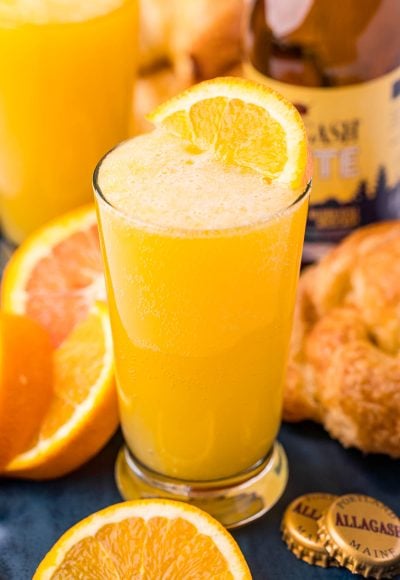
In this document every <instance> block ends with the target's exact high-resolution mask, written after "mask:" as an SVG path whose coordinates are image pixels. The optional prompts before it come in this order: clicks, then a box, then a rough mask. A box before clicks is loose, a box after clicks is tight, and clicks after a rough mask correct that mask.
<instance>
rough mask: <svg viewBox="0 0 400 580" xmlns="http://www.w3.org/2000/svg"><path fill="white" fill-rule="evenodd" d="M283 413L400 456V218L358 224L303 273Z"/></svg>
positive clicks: (367, 448) (349, 442)
mask: <svg viewBox="0 0 400 580" xmlns="http://www.w3.org/2000/svg"><path fill="white" fill-rule="evenodd" d="M284 419H285V420H286V421H301V420H304V419H312V420H314V421H318V422H320V423H322V424H323V425H324V427H325V429H326V430H327V431H328V432H329V433H330V435H331V436H332V437H334V438H336V439H338V440H339V441H340V442H341V443H342V444H343V445H344V446H345V447H357V448H358V449H361V450H362V451H364V452H368V453H386V454H388V455H391V456H392V457H400V221H393V222H386V223H380V224H377V225H371V226H367V227H364V228H361V229H360V230H358V231H357V232H355V233H354V234H352V235H350V236H349V237H348V238H347V239H346V240H345V241H344V242H342V243H341V244H340V245H339V246H338V247H337V248H336V249H335V250H333V251H332V252H331V253H330V254H328V255H327V256H326V257H325V258H324V259H323V260H322V261H321V262H320V263H319V264H317V265H315V266H311V267H310V268H309V269H308V270H306V271H305V273H304V274H303V275H302V276H301V279H300V283H299V293H298V299H297V305H296V311H295V320H294V331H293V335H292V342H291V349H290V357H289V365H288V373H287V380H286V389H285V395H284Z"/></svg>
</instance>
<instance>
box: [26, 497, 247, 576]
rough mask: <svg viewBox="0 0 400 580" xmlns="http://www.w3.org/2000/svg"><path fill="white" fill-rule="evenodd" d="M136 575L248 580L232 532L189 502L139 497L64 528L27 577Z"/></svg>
mask: <svg viewBox="0 0 400 580" xmlns="http://www.w3.org/2000/svg"><path fill="white" fill-rule="evenodd" d="M67 578H68V579H73V578H101V579H102V580H109V579H110V580H111V579H114V578H121V579H122V578H123V579H125V578H137V579H138V580H139V579H143V580H144V579H146V580H160V579H161V578H165V579H167V578H169V579H171V580H172V579H175V578H176V579H179V580H185V579H195V578H196V579H199V580H200V579H206V578H207V579H208V578H213V579H215V580H228V579H232V580H249V579H251V574H250V571H249V568H248V566H247V564H246V561H245V559H244V557H243V555H242V553H241V551H240V549H239V547H238V545H237V544H236V542H235V541H234V540H233V538H232V536H231V535H230V534H229V533H228V532H227V531H226V530H225V528H224V527H223V526H222V525H221V524H220V523H219V522H217V521H216V520H214V518H212V517H211V516H209V515H208V514H206V513H205V512H203V511H202V510H199V509H198V508H195V507H193V506H191V505H188V504H184V503H180V502H175V501H168V500H142V501H132V502H126V503H121V504H117V505H113V506H111V507H109V508H107V509H105V510H102V511H100V512H98V513H96V514H93V515H91V516H89V517H88V518H86V519H84V520H83V521H81V522H80V523H78V524H76V525H75V526H74V527H73V528H71V529H70V530H69V531H68V532H66V533H65V534H64V535H63V536H62V537H61V539H60V540H58V542H57V543H56V544H55V545H54V546H53V548H52V549H51V550H50V552H49V553H48V554H47V555H46V557H45V558H44V560H43V561H42V563H41V564H40V566H39V568H38V569H37V571H36V573H35V575H34V577H33V580H48V579H53V580H55V579H57V580H63V579H65V580H66V579H67Z"/></svg>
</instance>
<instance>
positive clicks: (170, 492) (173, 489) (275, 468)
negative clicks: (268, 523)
mask: <svg viewBox="0 0 400 580" xmlns="http://www.w3.org/2000/svg"><path fill="white" fill-rule="evenodd" d="M115 478H116V481H117V486H118V489H119V491H120V493H121V495H122V497H123V498H124V499H127V500H130V499H144V498H152V497H158V498H160V497H161V498H166V499H174V500H178V501H187V502H188V503H191V504H193V505H195V506H197V507H199V508H201V509H203V510H205V511H206V512H208V513H209V514H211V515H212V516H214V517H215V518H216V519H217V520H219V521H220V522H221V523H222V524H223V525H224V526H225V527H226V528H231V529H232V528H236V527H238V526H242V525H244V524H247V523H249V522H252V521H253V520H255V519H257V518H259V517H260V516H262V515H263V514H265V513H266V512H267V511H268V510H270V509H271V508H272V507H273V506H274V505H275V503H276V502H277V501H278V499H279V498H280V497H281V495H282V493H283V492H284V490H285V487H286V483H287V479H288V464H287V458H286V454H285V452H284V450H283V447H282V445H281V444H280V443H278V442H275V443H274V446H273V448H272V451H271V452H270V453H269V454H268V456H267V457H265V458H264V459H263V460H261V461H259V462H258V463H257V465H255V466H253V467H252V468H250V469H248V470H247V471H245V472H243V473H241V474H239V475H237V476H235V477H231V478H228V479H219V480H214V481H203V482H191V481H184V480H179V479H172V478H169V477H165V476H163V475H161V474H159V473H155V472H154V471H151V470H150V469H148V468H147V467H145V466H144V465H143V464H141V463H140V462H139V461H138V460H137V459H136V458H135V457H133V455H132V454H131V453H130V451H129V450H128V448H127V447H123V448H122V449H121V450H120V452H119V454H118V458H117V462H116V466H115Z"/></svg>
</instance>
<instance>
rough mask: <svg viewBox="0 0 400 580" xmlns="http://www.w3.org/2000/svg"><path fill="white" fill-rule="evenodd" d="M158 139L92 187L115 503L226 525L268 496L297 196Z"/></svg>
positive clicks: (145, 142)
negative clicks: (116, 419)
mask: <svg viewBox="0 0 400 580" xmlns="http://www.w3.org/2000/svg"><path fill="white" fill-rule="evenodd" d="M192 153H193V152H192V150H191V149H190V147H188V146H186V145H185V144H183V143H182V141H181V140H180V139H179V138H177V137H174V136H173V135H169V134H167V133H166V132H165V131H163V130H161V129H158V130H155V131H153V132H152V133H150V134H148V135H144V136H140V137H137V138H135V139H133V140H131V141H128V142H126V143H124V144H122V145H120V146H119V147H117V148H116V149H114V151H112V152H111V153H109V154H108V155H107V156H106V157H105V158H104V159H103V161H102V162H101V163H100V164H99V166H98V168H97V170H96V174H95V190H96V200H97V208H98V218H99V224H100V232H101V241H102V249H103V258H104V262H105V270H106V279H107V286H108V297H109V307H110V314H111V323H112V330H113V337H114V346H115V356H116V374H117V383H118V391H119V403H120V412H121V422H122V429H123V433H124V437H125V440H126V444H127V445H126V448H125V449H124V450H123V451H122V452H121V454H120V457H119V459H118V462H117V470H116V474H117V482H118V485H119V488H120V490H121V492H122V494H123V495H124V497H126V498H134V497H149V496H158V497H160V496H161V497H170V498H175V499H180V500H182V499H183V500H187V501H191V502H193V503H195V504H197V505H198V506H199V507H202V508H203V509H206V510H207V511H209V512H210V513H212V514H213V515H214V516H215V517H217V518H218V519H219V520H220V521H221V522H222V523H223V524H225V525H226V526H228V527H235V526H237V525H239V524H242V523H245V522H248V521H251V520H252V519H255V518H256V517H258V516H259V515H261V514H262V513H264V512H265V511H267V510H268V509H269V508H270V507H271V506H272V505H273V504H274V503H275V502H276V501H277V499H278V498H279V497H280V495H281V493H282V492H283V490H284V488H285V485H286V480H287V463H286V457H285V454H284V452H283V449H282V447H281V446H280V444H279V443H277V442H276V436H277V432H278V429H279V426H280V422H281V407H282V390H283V382H284V371H285V364H286V357H287V351H288V344H289V336H290V331H291V324H292V314H293V308H294V301H295V290H296V285H297V279H298V273H299V266H300V259H301V253H302V243H303V237H304V229H305V221H306V215H307V203H308V187H307V188H306V189H305V190H302V191H299V192H297V193H296V194H295V195H294V197H293V191H289V189H287V190H285V187H284V186H282V185H267V184H266V183H265V181H263V180H262V179H261V178H260V176H257V175H255V174H253V173H252V172H250V171H241V170H240V169H238V168H234V167H229V166H224V165H223V164H221V163H218V162H216V161H215V160H213V159H212V157H210V155H208V154H207V153H206V152H203V153H201V152H198V153H197V155H195V156H193V154H192Z"/></svg>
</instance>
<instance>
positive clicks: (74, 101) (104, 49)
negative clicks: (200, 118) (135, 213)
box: [0, 0, 138, 243]
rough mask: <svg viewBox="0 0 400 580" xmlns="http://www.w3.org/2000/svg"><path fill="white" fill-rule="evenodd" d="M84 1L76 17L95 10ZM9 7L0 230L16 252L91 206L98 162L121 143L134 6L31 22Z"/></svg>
mask: <svg viewBox="0 0 400 580" xmlns="http://www.w3.org/2000/svg"><path fill="white" fill-rule="evenodd" d="M86 2H87V0H86ZM86 2H83V0H82V3H81V4H82V7H83V9H84V10H85V11H84V14H87V13H88V10H92V11H93V10H95V8H94V9H91V8H89V9H88V6H87V4H86ZM8 4H9V3H6V5H5V6H3V7H2V2H1V1H0V71H1V74H0V221H1V228H2V230H3V235H5V236H6V238H8V239H9V240H10V241H12V242H14V243H20V242H21V241H22V240H23V239H24V238H25V237H26V236H27V235H28V234H29V233H30V232H31V231H33V230H34V229H36V228H37V227H38V226H40V225H41V224H43V223H44V222H46V221H47V220H49V219H50V218H53V217H55V216H56V215H59V214H62V213H63V212H65V211H66V210H68V209H71V208H73V207H76V206H78V205H80V204H83V203H85V202H89V201H91V199H92V195H93V194H92V191H91V177H92V173H93V169H94V167H95V165H96V163H97V161H98V159H99V157H101V156H102V155H104V153H105V152H106V151H108V150H109V149H110V148H111V147H112V146H114V145H116V144H117V143H118V142H119V141H121V140H122V139H124V138H126V137H127V136H128V126H129V120H130V115H131V108H132V89H133V82H134V75H135V68H136V60H137V47H136V44H137V26H138V14H137V12H138V6H137V0H121V2H120V6H119V7H117V8H116V7H115V6H116V3H115V1H114V2H111V3H110V6H111V9H110V11H109V12H106V13H105V14H101V15H98V16H97V17H93V18H89V19H87V18H83V19H82V20H81V21H79V20H76V21H56V22H55V21H51V22H40V21H39V22H37V21H36V20H37V19H36V18H33V16H37V14H36V12H35V13H34V14H31V16H32V18H31V20H32V21H29V18H28V17H27V18H22V17H21V18H20V19H18V18H17V15H16V13H17V10H18V8H19V9H20V7H18V6H17V4H16V3H13V6H14V7H13V8H11V7H10V6H8V8H7V5H8ZM37 4H38V6H39V7H40V5H41V3H40V2H37ZM84 5H85V6H86V8H85V6H84ZM89 6H90V5H89ZM117 6H118V3H117ZM74 7H75V13H74V17H76V18H77V14H76V12H77V8H79V6H78V4H77V2H74ZM42 8H43V6H42ZM65 10H68V7H67V8H65ZM13 11H14V12H15V13H13ZM70 12H71V15H72V12H73V10H72V8H71V9H70Z"/></svg>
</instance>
